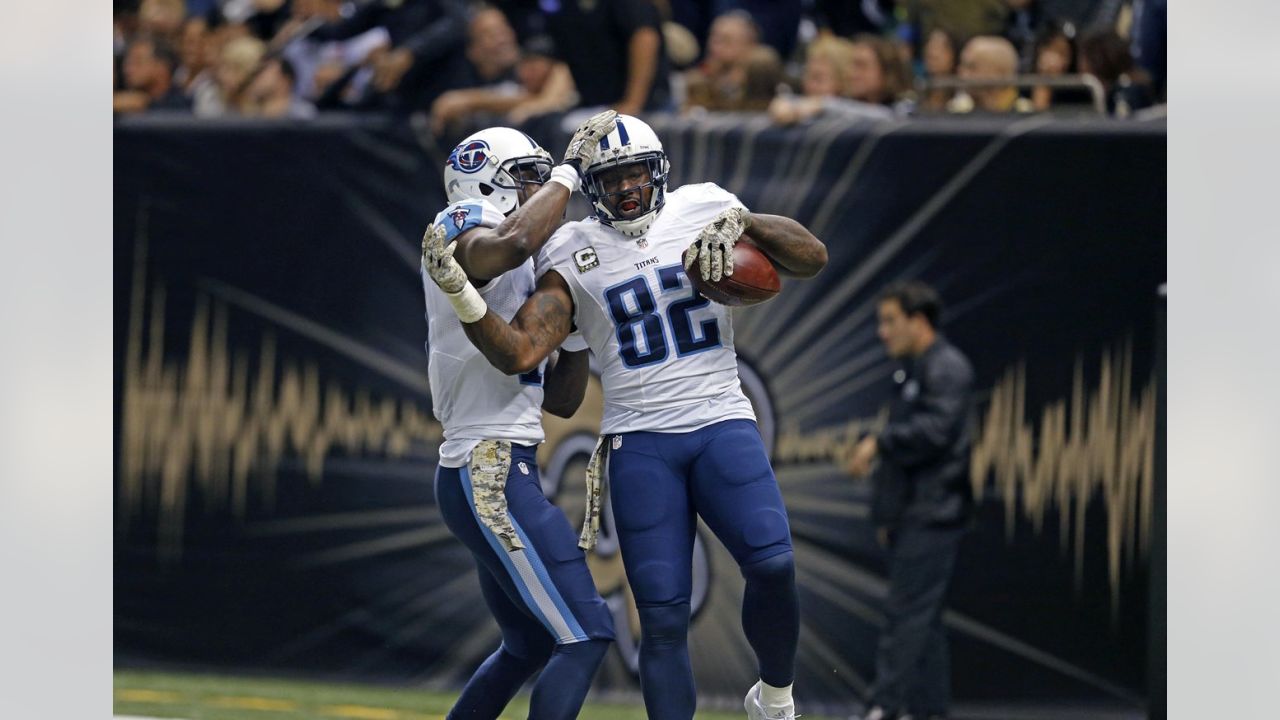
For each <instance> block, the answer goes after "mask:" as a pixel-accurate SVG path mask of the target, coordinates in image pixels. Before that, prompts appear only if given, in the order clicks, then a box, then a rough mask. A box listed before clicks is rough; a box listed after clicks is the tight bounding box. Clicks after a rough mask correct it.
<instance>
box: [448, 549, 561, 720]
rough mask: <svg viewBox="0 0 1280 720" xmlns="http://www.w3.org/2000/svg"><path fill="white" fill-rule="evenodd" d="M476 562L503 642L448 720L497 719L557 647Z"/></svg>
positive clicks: (539, 624)
mask: <svg viewBox="0 0 1280 720" xmlns="http://www.w3.org/2000/svg"><path fill="white" fill-rule="evenodd" d="M477 565H479V572H480V592H481V594H482V595H483V597H484V601H485V604H486V605H488V607H489V610H490V611H491V612H492V613H493V617H494V619H495V620H497V621H498V627H499V628H501V630H502V644H501V645H499V646H498V649H497V650H495V651H494V652H493V654H492V655H490V656H489V657H488V658H487V659H486V660H485V661H484V662H483V663H481V665H480V667H479V668H477V669H476V671H475V673H474V674H473V675H472V676H471V679H470V680H468V681H467V685H466V687H464V688H463V689H462V694H461V695H460V696H459V697H458V701H457V702H456V703H454V706H453V709H452V710H450V711H449V717H448V720H462V719H463V718H466V719H467V720H481V719H484V718H497V717H498V716H499V715H501V714H502V711H503V710H504V709H505V708H506V707H507V703H509V702H511V698H513V697H515V694H516V693H517V692H519V690H520V688H521V687H522V686H523V685H524V684H525V682H526V681H528V679H529V678H530V677H532V676H533V674H534V673H535V672H537V671H538V669H539V668H541V667H542V666H543V665H544V664H545V663H546V662H547V659H548V658H550V657H551V651H552V650H554V649H555V647H556V644H555V639H554V638H552V637H551V634H550V633H548V632H547V631H546V628H544V627H542V624H541V623H539V622H538V621H537V620H535V619H534V618H533V616H532V615H530V614H529V613H528V612H527V611H526V610H524V609H523V608H522V607H519V606H517V605H516V604H515V602H513V601H512V599H511V597H510V596H508V595H507V591H506V590H504V589H503V587H502V584H501V583H500V582H499V581H498V579H497V578H495V577H494V576H493V574H492V573H490V572H489V570H488V568H486V567H485V566H484V565H483V564H482V563H479V562H477ZM517 597H518V596H517Z"/></svg>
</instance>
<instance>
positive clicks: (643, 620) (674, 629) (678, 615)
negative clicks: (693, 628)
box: [637, 603, 689, 647]
mask: <svg viewBox="0 0 1280 720" xmlns="http://www.w3.org/2000/svg"><path fill="white" fill-rule="evenodd" d="M637 609H638V610H639V612H640V635H641V637H642V638H643V641H644V642H645V643H646V644H649V645H650V647H675V646H680V645H683V644H684V643H685V642H687V641H688V638H689V603H677V604H675V605H652V606H649V607H642V608H637Z"/></svg>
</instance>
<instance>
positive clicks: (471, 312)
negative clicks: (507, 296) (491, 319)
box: [444, 283, 489, 323]
mask: <svg viewBox="0 0 1280 720" xmlns="http://www.w3.org/2000/svg"><path fill="white" fill-rule="evenodd" d="M444 296H445V297H447V298H449V304H450V305H452V306H453V311H454V312H455V313H457V314H458V319H459V320H461V321H462V322H464V323H473V322H477V321H478V320H480V318H482V317H484V314H485V313H487V312H489V306H488V305H486V304H485V303H484V298H482V297H480V293H478V292H476V289H475V286H473V285H472V284H471V283H467V284H466V285H465V286H463V288H462V289H461V290H459V291H458V292H456V293H445V294H444Z"/></svg>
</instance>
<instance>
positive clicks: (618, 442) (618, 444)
mask: <svg viewBox="0 0 1280 720" xmlns="http://www.w3.org/2000/svg"><path fill="white" fill-rule="evenodd" d="M610 445H611V446H612V447H613V449H614V450H620V449H621V448H622V436H621V435H614V436H613V442H612V443H610Z"/></svg>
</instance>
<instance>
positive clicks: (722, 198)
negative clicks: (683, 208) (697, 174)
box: [680, 183, 748, 212]
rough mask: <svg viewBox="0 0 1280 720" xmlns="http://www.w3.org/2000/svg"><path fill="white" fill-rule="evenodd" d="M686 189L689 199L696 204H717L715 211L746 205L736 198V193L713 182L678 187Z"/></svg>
mask: <svg viewBox="0 0 1280 720" xmlns="http://www.w3.org/2000/svg"><path fill="white" fill-rule="evenodd" d="M680 189H681V190H687V191H688V193H689V199H690V200H691V201H693V202H695V203H698V204H707V205H715V206H718V207H717V208H716V212H720V211H722V210H728V209H729V208H731V207H740V208H742V209H743V210H747V209H748V208H747V206H746V205H745V204H743V202H742V201H741V200H739V199H738V196H737V195H734V194H733V193H731V192H729V191H728V190H725V189H724V188H722V187H720V186H719V185H717V184H715V183H698V184H696V185H685V186H684V187H682V188H680Z"/></svg>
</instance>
